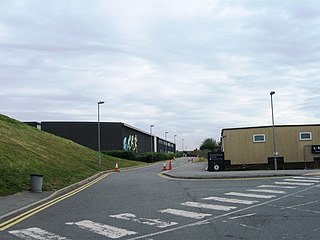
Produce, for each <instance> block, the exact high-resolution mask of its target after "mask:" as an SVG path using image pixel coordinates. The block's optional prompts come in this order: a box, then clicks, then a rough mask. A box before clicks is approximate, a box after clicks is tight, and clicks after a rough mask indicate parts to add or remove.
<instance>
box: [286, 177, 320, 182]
mask: <svg viewBox="0 0 320 240" xmlns="http://www.w3.org/2000/svg"><path fill="white" fill-rule="evenodd" d="M283 181H288V182H307V183H319V182H320V181H319V180H310V179H293V178H287V179H284V180H283Z"/></svg>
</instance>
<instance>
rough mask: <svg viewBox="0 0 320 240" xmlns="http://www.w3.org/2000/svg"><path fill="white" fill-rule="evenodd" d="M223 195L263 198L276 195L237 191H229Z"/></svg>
mask: <svg viewBox="0 0 320 240" xmlns="http://www.w3.org/2000/svg"><path fill="white" fill-rule="evenodd" d="M225 195H228V196H238V197H249V198H264V199H269V198H273V197H276V196H275V195H261V194H251V193H239V192H229V193H225Z"/></svg>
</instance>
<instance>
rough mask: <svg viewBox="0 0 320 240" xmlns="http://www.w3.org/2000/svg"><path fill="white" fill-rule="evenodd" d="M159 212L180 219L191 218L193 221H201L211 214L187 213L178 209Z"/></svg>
mask: <svg viewBox="0 0 320 240" xmlns="http://www.w3.org/2000/svg"><path fill="white" fill-rule="evenodd" d="M159 212H161V213H169V214H172V215H176V216H181V217H187V218H193V219H203V218H205V217H209V216H211V215H212V214H209V213H197V212H189V211H184V210H179V209H171V208H168V209H164V210H160V211H159Z"/></svg>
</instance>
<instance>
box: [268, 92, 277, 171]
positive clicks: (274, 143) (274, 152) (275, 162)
mask: <svg viewBox="0 0 320 240" xmlns="http://www.w3.org/2000/svg"><path fill="white" fill-rule="evenodd" d="M275 93H276V92H275V91H271V92H270V97H271V114H272V135H273V157H274V170H278V167H277V147H276V138H275V129H274V114H273V98H272V96H273V95H274V94H275Z"/></svg>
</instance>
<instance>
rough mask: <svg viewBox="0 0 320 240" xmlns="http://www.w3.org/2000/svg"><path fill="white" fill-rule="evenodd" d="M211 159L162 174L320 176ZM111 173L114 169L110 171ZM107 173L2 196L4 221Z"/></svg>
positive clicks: (317, 172) (179, 165) (177, 166)
mask: <svg viewBox="0 0 320 240" xmlns="http://www.w3.org/2000/svg"><path fill="white" fill-rule="evenodd" d="M207 165H208V164H207V162H185V161H183V162H181V161H173V169H172V170H170V171H162V174H163V175H165V176H167V177H170V178H178V179H232V178H233V179H236V178H259V177H260V178H261V177H285V176H301V175H309V176H320V169H318V170H314V169H313V170H277V171H274V170H260V171H253V170H250V171H220V172H208V171H206V168H207ZM109 172H110V171H109ZM105 173H107V172H102V173H99V174H97V175H95V176H92V177H90V178H88V179H86V180H83V181H81V182H79V183H76V184H73V185H71V186H69V187H66V188H64V189H61V190H59V191H56V192H41V193H32V192H21V193H17V194H14V195H10V196H6V197H0V221H4V220H6V219H8V218H10V217H13V216H14V215H18V214H19V213H22V212H25V211H27V210H28V209H31V208H32V207H35V206H37V205H40V204H42V203H45V202H47V201H49V200H51V199H53V198H56V197H57V196H59V195H62V194H65V193H67V192H70V191H72V190H74V189H76V188H78V187H80V186H82V185H84V184H86V183H88V182H90V181H92V180H94V179H96V178H98V177H99V176H101V175H103V174H105Z"/></svg>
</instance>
